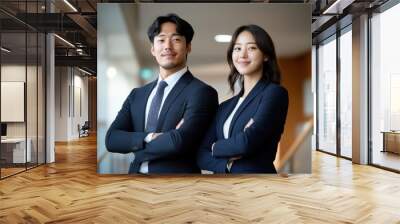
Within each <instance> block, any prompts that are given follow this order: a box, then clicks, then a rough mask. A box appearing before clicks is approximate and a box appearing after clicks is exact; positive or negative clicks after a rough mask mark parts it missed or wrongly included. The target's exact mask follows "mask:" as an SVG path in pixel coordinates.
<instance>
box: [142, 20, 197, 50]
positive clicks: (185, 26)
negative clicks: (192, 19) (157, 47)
mask: <svg viewBox="0 0 400 224" xmlns="http://www.w3.org/2000/svg"><path fill="white" fill-rule="evenodd" d="M166 22H171V23H174V24H175V25H176V32H177V33H178V34H180V35H182V36H184V37H185V39H186V43H187V44H190V43H191V42H192V39H193V35H194V30H193V27H192V26H191V25H190V24H189V23H188V22H186V21H185V20H184V19H182V18H180V17H179V16H178V15H176V14H173V13H170V14H167V15H165V16H159V17H157V19H156V20H154V22H153V24H151V26H150V27H149V29H148V30H147V36H148V37H149V39H150V41H151V43H154V37H155V36H157V35H158V34H159V33H160V32H161V26H162V24H163V23H166Z"/></svg>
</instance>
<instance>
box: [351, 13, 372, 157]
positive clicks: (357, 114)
mask: <svg viewBox="0 0 400 224" xmlns="http://www.w3.org/2000/svg"><path fill="white" fill-rule="evenodd" d="M352 29H353V40H352V43H353V59H352V60H353V80H352V82H353V83H352V87H353V88H352V94H353V102H352V104H353V105H352V106H353V114H352V115H353V116H352V123H353V124H352V125H353V127H352V135H353V139H352V145H353V153H352V157H353V162H354V163H358V164H367V163H368V39H367V38H368V16H367V15H361V16H360V17H358V18H355V19H354V20H353V25H352Z"/></svg>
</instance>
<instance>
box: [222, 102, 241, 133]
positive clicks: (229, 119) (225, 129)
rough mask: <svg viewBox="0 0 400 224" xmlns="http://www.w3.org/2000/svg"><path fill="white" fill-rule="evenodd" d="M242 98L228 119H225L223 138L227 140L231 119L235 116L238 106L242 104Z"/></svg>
mask: <svg viewBox="0 0 400 224" xmlns="http://www.w3.org/2000/svg"><path fill="white" fill-rule="evenodd" d="M243 100H244V98H243V97H240V98H239V100H238V102H237V104H236V106H235V109H233V111H232V113H231V114H230V115H229V117H228V118H227V119H226V121H225V123H224V138H225V139H227V138H228V137H229V127H230V126H231V122H232V118H233V116H234V115H235V113H236V111H237V109H238V108H239V106H240V104H242V102H243Z"/></svg>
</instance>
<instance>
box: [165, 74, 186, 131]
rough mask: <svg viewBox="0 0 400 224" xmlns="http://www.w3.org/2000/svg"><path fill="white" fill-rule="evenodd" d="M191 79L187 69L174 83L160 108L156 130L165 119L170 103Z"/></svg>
mask: <svg viewBox="0 0 400 224" xmlns="http://www.w3.org/2000/svg"><path fill="white" fill-rule="evenodd" d="M192 80H193V75H192V73H191V72H190V71H189V70H188V71H187V72H185V74H184V75H183V76H182V77H181V78H180V79H179V81H178V83H176V84H175V86H174V88H172V90H171V92H170V93H169V94H168V96H167V98H166V99H165V102H164V104H163V106H162V108H161V112H160V116H159V117H158V124H157V130H160V128H161V127H162V124H163V123H164V120H165V115H166V114H167V112H168V110H169V108H170V106H171V104H172V103H173V102H174V101H175V99H176V97H177V96H178V95H179V94H180V93H181V92H182V90H183V89H184V88H185V87H186V86H187V85H188V84H189V83H190V82H191V81H192Z"/></svg>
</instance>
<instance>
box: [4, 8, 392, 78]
mask: <svg viewBox="0 0 400 224" xmlns="http://www.w3.org/2000/svg"><path fill="white" fill-rule="evenodd" d="M68 1H69V3H70V4H71V5H73V7H75V8H76V9H77V12H75V11H74V10H73V9H72V8H71V7H69V6H68V5H67V4H66V3H65V2H64V1H63V0H35V1H21V0H1V1H0V24H1V30H2V32H3V33H6V32H8V34H7V35H6V36H5V37H4V38H8V40H7V41H8V42H9V43H11V42H12V41H14V42H13V43H11V44H10V46H15V49H16V52H17V51H20V53H21V54H23V53H24V52H25V51H24V48H23V47H21V46H24V44H25V40H24V39H23V38H22V39H21V37H20V36H21V34H20V32H21V30H22V31H24V29H25V28H26V27H28V28H30V30H38V31H39V32H55V33H57V34H58V35H59V36H61V37H63V38H65V39H66V40H68V41H69V42H71V43H73V44H75V45H76V46H77V48H80V49H82V51H83V54H82V55H79V54H78V53H77V51H76V49H71V47H70V46H68V45H67V44H65V43H64V42H63V41H61V40H59V39H58V38H56V42H55V44H56V65H68V66H86V67H87V68H88V69H91V70H92V71H94V73H95V72H96V65H97V64H96V63H97V62H96V60H97V59H96V49H97V3H133V2H137V3H146V4H140V5H139V6H138V8H139V10H138V11H137V12H138V13H137V23H138V32H137V36H138V37H137V40H138V41H139V42H140V45H139V46H141V47H140V48H138V52H139V57H140V60H141V61H143V62H144V63H145V64H146V63H150V62H151V61H152V60H153V59H152V58H151V56H150V54H149V48H150V45H149V41H148V40H147V37H146V36H145V33H146V30H147V27H148V26H149V25H150V24H151V22H152V21H153V20H154V18H155V17H156V16H158V15H163V14H166V13H169V12H175V13H177V14H178V15H180V16H181V17H183V18H185V19H186V20H188V21H189V22H190V23H191V24H192V25H193V27H194V29H195V32H196V33H195V37H194V40H193V51H192V55H191V56H190V58H189V59H190V60H192V61H201V62H203V63H208V62H215V61H216V60H220V59H221V58H225V51H226V47H227V45H226V44H217V43H216V42H214V40H213V36H214V35H215V34H220V33H225V34H231V33H232V32H233V31H234V29H235V28H236V27H237V26H238V25H239V24H240V25H241V24H249V23H255V24H258V25H260V26H262V27H264V28H265V29H266V30H267V31H268V32H269V33H270V34H271V36H272V38H273V39H274V41H275V45H276V48H277V53H278V55H279V56H281V57H292V56H296V55H298V54H301V53H302V52H305V51H307V49H309V47H310V44H311V38H313V37H314V36H315V35H319V34H320V33H321V32H322V31H323V30H325V29H326V28H327V26H331V24H333V23H334V22H335V21H337V20H338V19H340V18H341V17H342V15H339V16H331V17H330V18H329V19H326V21H323V24H319V23H318V22H320V21H321V19H323V18H327V16H326V15H322V12H323V11H324V10H325V9H326V8H328V7H329V6H331V5H332V4H333V3H334V2H335V0H230V1H229V0H136V1H135V0H68ZM346 1H351V5H350V7H348V8H347V9H349V10H348V11H350V12H352V13H354V11H357V10H358V11H362V10H365V9H366V8H372V7H375V6H376V5H381V4H383V3H384V2H386V1H387V0H346ZM166 2H168V4H163V5H162V7H159V4H158V5H157V6H156V5H155V4H152V3H166ZM171 2H175V4H174V3H171ZM177 2H179V4H178V3H177ZM183 2H191V3H199V2H201V4H197V5H194V4H190V3H183ZM205 2H208V3H205ZM216 2H218V4H215V3H216ZM227 2H229V3H227ZM233 2H235V4H232V3H233ZM240 2H242V3H240ZM262 2H265V3H266V2H268V3H280V4H274V6H271V5H270V6H269V7H261V5H267V4H260V3H262ZM26 3H27V4H26ZM46 3H47V6H46ZM212 3H214V4H212ZM249 3H250V4H249ZM254 3H259V4H254ZM289 3H290V4H289ZM295 3H310V4H309V5H310V6H309V7H310V8H309V9H307V10H308V12H309V14H305V13H304V12H303V11H302V10H303V9H302V10H298V8H296V7H299V6H296V5H298V4H295ZM228 5H229V7H228ZM279 6H284V9H283V8H280V7H279ZM274 7H276V8H274ZM279 8H280V9H279ZM50 9H51V12H52V13H46V12H50ZM304 10H306V9H304ZM342 11H343V10H342ZM26 12H28V13H26ZM306 20H307V21H312V22H313V25H314V26H313V27H312V29H310V28H309V26H310V24H304V21H306ZM277 21H279V22H277ZM283 24H284V25H283ZM324 24H325V26H324ZM315 27H316V28H315ZM305 30H306V31H307V32H305ZM288 31H290V32H288ZM13 35H14V37H13ZM2 43H4V41H3V42H2ZM18 46H19V47H18ZM31 48H35V44H34V43H32V44H30V43H29V40H28V48H27V52H28V54H29V53H30V52H34V50H32V49H31ZM28 58H29V56H28ZM189 62H190V61H189Z"/></svg>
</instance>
